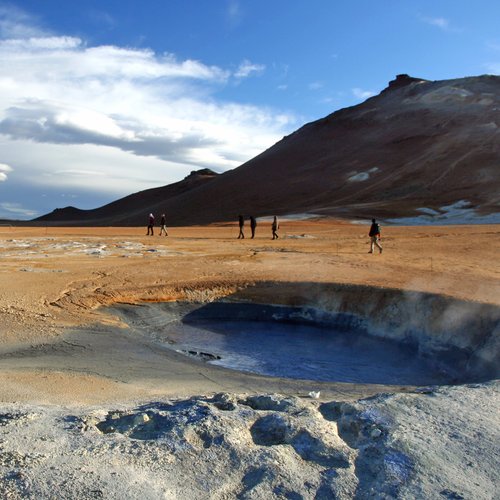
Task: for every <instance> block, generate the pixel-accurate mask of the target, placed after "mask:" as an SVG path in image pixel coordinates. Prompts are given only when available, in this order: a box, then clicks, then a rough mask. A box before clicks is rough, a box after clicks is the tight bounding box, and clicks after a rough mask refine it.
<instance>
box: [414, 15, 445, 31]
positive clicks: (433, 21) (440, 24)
mask: <svg viewBox="0 0 500 500" xmlns="http://www.w3.org/2000/svg"><path fill="white" fill-rule="evenodd" d="M420 19H421V21H423V22H424V23H427V24H430V25H431V26H436V27H437V28H441V29H442V30H447V29H448V28H449V27H450V21H449V20H448V19H446V18H444V17H420Z"/></svg>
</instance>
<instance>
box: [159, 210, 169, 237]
mask: <svg viewBox="0 0 500 500" xmlns="http://www.w3.org/2000/svg"><path fill="white" fill-rule="evenodd" d="M160 226H161V229H160V236H161V235H162V234H163V232H165V236H168V233H167V222H166V217H165V214H161V221H160Z"/></svg>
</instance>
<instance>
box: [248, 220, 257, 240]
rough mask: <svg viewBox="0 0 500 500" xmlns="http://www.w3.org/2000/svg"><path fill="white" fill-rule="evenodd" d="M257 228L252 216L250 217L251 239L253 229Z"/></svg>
mask: <svg viewBox="0 0 500 500" xmlns="http://www.w3.org/2000/svg"><path fill="white" fill-rule="evenodd" d="M256 227H257V221H256V220H255V217H254V216H253V215H251V216H250V229H251V231H252V239H253V238H254V236H255V228H256Z"/></svg>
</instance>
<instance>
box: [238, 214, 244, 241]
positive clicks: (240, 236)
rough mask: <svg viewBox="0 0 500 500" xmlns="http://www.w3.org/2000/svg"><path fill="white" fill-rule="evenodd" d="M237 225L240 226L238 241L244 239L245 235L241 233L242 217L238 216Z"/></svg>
mask: <svg viewBox="0 0 500 500" xmlns="http://www.w3.org/2000/svg"><path fill="white" fill-rule="evenodd" d="M238 225H239V226H240V234H238V239H240V238H241V239H244V238H245V233H244V232H243V226H244V225H245V218H244V217H243V215H238Z"/></svg>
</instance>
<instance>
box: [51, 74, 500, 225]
mask: <svg viewBox="0 0 500 500" xmlns="http://www.w3.org/2000/svg"><path fill="white" fill-rule="evenodd" d="M499 127H500V77H496V76H479V77H470V78H461V79H455V80H444V81H435V82H431V81H426V80H422V79H416V78H410V77H408V76H406V75H399V76H398V77H397V78H396V80H394V81H392V82H391V83H390V84H389V86H388V88H386V89H385V90H384V91H382V92H381V93H380V94H379V95H378V96H375V97H372V98H370V99H368V100H367V101H365V102H364V103H362V104H359V105H357V106H354V107H351V108H346V109H342V110H339V111H337V112H335V113H333V114H331V115H329V116H327V117H325V118H323V119H321V120H318V121H316V122H312V123H309V124H307V125H305V126H303V127H302V128H300V129H299V130H297V131H296V132H294V133H293V134H291V135H289V136H287V137H285V138H283V139H282V140H281V141H280V142H278V143H277V144H275V145H274V146H273V147H271V148H269V149H268V150H266V151H264V152H263V153H262V154H260V155H259V156H257V157H255V158H253V159H252V160H250V161H248V162H247V163H245V164H243V165H242V166H240V167H239V168H237V169H235V170H232V171H230V172H227V173H225V174H223V175H220V176H217V177H216V178H214V179H213V180H211V181H210V182H203V183H199V184H197V185H196V186H194V187H192V188H190V189H189V190H185V191H183V192H179V191H177V192H175V193H174V192H170V191H168V190H167V188H168V186H167V187H166V188H159V189H165V190H166V191H165V192H164V199H162V200H158V199H157V198H153V197H149V195H148V196H145V195H144V198H143V200H142V203H141V206H140V207H138V206H137V205H134V206H132V205H130V210H129V208H128V207H129V206H128V205H127V203H128V202H125V200H127V199H128V198H130V197H128V198H124V199H123V200H120V201H121V202H123V203H122V204H121V205H120V207H121V209H120V212H118V211H116V212H114V211H113V210H114V208H116V207H118V205H115V204H116V203H118V202H115V204H110V205H107V206H106V207H107V209H106V212H101V210H103V208H105V207H103V208H102V209H96V210H94V211H82V212H80V213H79V215H78V217H76V214H73V215H71V214H69V213H67V215H68V216H69V217H68V218H67V219H66V220H65V222H66V223H67V222H70V220H71V221H72V222H73V223H78V224H90V223H92V224H98V223H102V224H106V225H108V224H131V225H136V224H144V220H145V217H146V215H147V213H146V212H149V211H155V210H156V212H157V213H159V212H163V211H166V212H168V213H169V223H170V224H171V225H175V224H179V225H181V224H195V223H208V222H214V221H224V220H234V219H235V217H236V216H237V214H239V213H243V214H254V215H256V216H263V215H271V214H277V215H282V214H292V213H303V212H308V213H316V214H323V215H335V216H341V217H348V218H354V217H371V216H377V217H403V216H412V215H417V214H419V213H420V212H419V211H418V209H422V208H425V209H433V210H435V211H436V212H437V213H440V212H441V211H442V210H441V207H443V206H446V205H451V204H454V203H457V202H460V201H463V204H464V205H467V206H469V207H471V208H474V209H475V210H476V212H477V213H479V214H488V213H496V212H500V195H499V193H500V129H499ZM167 191H168V192H167ZM153 192H155V190H149V191H144V192H143V193H151V194H152V193H153ZM137 195H138V194H137ZM137 195H134V196H137ZM160 207H161V208H160ZM90 212H92V214H90ZM56 215H57V214H56V213H55V212H53V213H52V214H49V216H45V218H43V219H44V220H46V221H47V220H51V221H54V222H55V221H57V220H58V218H57V216H56ZM61 215H62V214H61ZM96 216H97V219H96ZM100 217H102V220H100V221H99V220H98V219H99V218H100ZM91 219H92V220H91ZM59 220H60V221H62V219H59Z"/></svg>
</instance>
